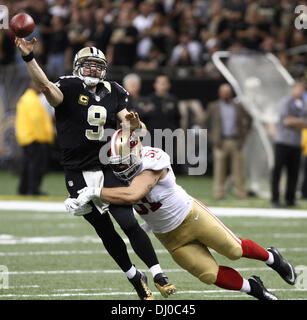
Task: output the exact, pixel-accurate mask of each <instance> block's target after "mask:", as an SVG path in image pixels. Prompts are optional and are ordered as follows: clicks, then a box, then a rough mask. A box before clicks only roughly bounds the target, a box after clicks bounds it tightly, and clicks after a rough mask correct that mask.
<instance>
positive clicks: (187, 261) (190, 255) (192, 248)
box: [155, 223, 277, 300]
mask: <svg viewBox="0 0 307 320" xmlns="http://www.w3.org/2000/svg"><path fill="white" fill-rule="evenodd" d="M189 225H190V223H188V224H187V225H186V226H185V225H181V226H180V227H179V228H177V229H175V230H173V231H171V232H168V233H166V234H155V235H156V237H157V238H158V239H159V240H160V241H161V242H162V244H163V245H164V246H165V247H166V249H167V250H168V251H169V252H170V254H171V255H172V257H173V259H174V260H175V261H176V263H178V265H180V266H181V267H182V268H183V269H185V270H187V271H188V272H189V273H191V274H192V275H193V276H195V277H197V278H198V279H199V280H200V281H202V282H204V283H206V284H209V285H211V284H214V285H216V286H218V287H220V288H223V289H227V290H237V291H242V292H245V293H247V294H249V295H251V296H254V297H256V298H257V299H261V300H272V299H274V300H276V299H277V298H276V297H275V296H274V295H272V294H271V293H270V292H268V291H267V290H266V288H265V287H264V286H263V283H262V282H261V280H260V279H259V278H258V277H256V276H253V277H251V278H250V279H248V280H247V279H244V278H243V277H242V276H241V275H240V274H239V273H238V272H237V271H236V270H234V269H232V268H229V267H225V266H218V265H217V263H216V261H215V259H214V258H213V256H212V255H211V253H210V252H209V250H208V248H207V247H206V246H204V245H203V244H202V243H200V242H199V241H197V240H196V241H191V242H189V243H185V244H184V242H185V241H184V239H188V238H187V237H186V236H187V235H188V233H189V230H188V229H189ZM174 239H178V241H176V240H174Z"/></svg>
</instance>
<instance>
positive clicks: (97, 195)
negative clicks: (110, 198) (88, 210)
mask: <svg viewBox="0 0 307 320" xmlns="http://www.w3.org/2000/svg"><path fill="white" fill-rule="evenodd" d="M94 195H95V197H97V198H100V195H101V188H95V189H94Z"/></svg>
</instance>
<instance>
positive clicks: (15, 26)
mask: <svg viewBox="0 0 307 320" xmlns="http://www.w3.org/2000/svg"><path fill="white" fill-rule="evenodd" d="M10 28H11V30H12V31H13V32H14V33H15V35H16V36H17V37H19V38H25V37H27V36H28V35H30V34H31V33H32V32H33V30H34V28H35V23H34V20H33V18H32V17H31V16H30V15H28V14H27V13H18V14H16V15H15V16H14V17H13V18H12V19H11V21H10Z"/></svg>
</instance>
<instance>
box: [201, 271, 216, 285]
mask: <svg viewBox="0 0 307 320" xmlns="http://www.w3.org/2000/svg"><path fill="white" fill-rule="evenodd" d="M198 278H199V280H200V281H202V282H204V283H206V284H213V283H215V281H216V278H217V272H215V271H209V272H204V273H202V274H201V275H200V276H199V277H198Z"/></svg>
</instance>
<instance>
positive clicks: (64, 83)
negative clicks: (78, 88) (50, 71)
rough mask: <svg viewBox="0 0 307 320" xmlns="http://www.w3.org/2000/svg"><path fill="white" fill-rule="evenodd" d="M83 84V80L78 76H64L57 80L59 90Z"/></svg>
mask: <svg viewBox="0 0 307 320" xmlns="http://www.w3.org/2000/svg"><path fill="white" fill-rule="evenodd" d="M77 84H82V80H81V79H80V78H79V77H76V76H62V77H59V78H58V79H57V81H56V82H55V85H56V86H58V87H59V88H61V87H68V86H74V85H77Z"/></svg>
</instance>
